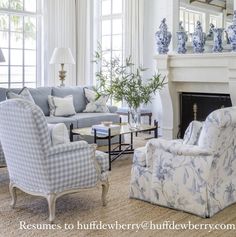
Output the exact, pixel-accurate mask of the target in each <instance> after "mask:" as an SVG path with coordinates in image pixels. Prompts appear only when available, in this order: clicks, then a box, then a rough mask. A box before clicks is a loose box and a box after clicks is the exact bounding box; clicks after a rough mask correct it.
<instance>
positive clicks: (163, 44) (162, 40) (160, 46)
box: [155, 18, 172, 54]
mask: <svg viewBox="0 0 236 237" xmlns="http://www.w3.org/2000/svg"><path fill="white" fill-rule="evenodd" d="M159 29H160V30H159V31H157V32H156V34H155V36H156V44H157V52H158V53H159V54H167V53H168V51H169V45H170V41H171V37H172V35H171V33H170V32H169V31H167V25H166V19H165V18H164V19H163V20H162V21H161V25H160V26H159Z"/></svg>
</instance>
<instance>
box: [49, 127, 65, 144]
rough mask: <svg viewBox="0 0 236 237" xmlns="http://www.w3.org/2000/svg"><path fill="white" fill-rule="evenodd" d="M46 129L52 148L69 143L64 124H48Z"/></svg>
mask: <svg viewBox="0 0 236 237" xmlns="http://www.w3.org/2000/svg"><path fill="white" fill-rule="evenodd" d="M48 129H49V134H50V137H51V141H52V145H53V146H56V145H59V144H65V143H69V142H70V137H69V133H68V130H67V127H66V125H65V124H64V123H57V124H48Z"/></svg>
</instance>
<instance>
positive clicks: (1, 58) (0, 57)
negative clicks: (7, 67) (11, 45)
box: [0, 49, 5, 62]
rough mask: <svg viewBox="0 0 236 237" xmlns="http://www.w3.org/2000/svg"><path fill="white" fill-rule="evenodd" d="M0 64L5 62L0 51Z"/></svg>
mask: <svg viewBox="0 0 236 237" xmlns="http://www.w3.org/2000/svg"><path fill="white" fill-rule="evenodd" d="M0 62H5V58H4V55H3V53H2V50H1V49H0Z"/></svg>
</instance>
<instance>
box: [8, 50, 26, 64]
mask: <svg viewBox="0 0 236 237" xmlns="http://www.w3.org/2000/svg"><path fill="white" fill-rule="evenodd" d="M22 64H23V60H22V50H21V49H11V65H15V66H16V65H20V66H21V65H22Z"/></svg>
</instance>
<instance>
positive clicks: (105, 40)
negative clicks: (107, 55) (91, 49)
mask: <svg viewBox="0 0 236 237" xmlns="http://www.w3.org/2000/svg"><path fill="white" fill-rule="evenodd" d="M110 49H111V36H103V37H102V50H110Z"/></svg>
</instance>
